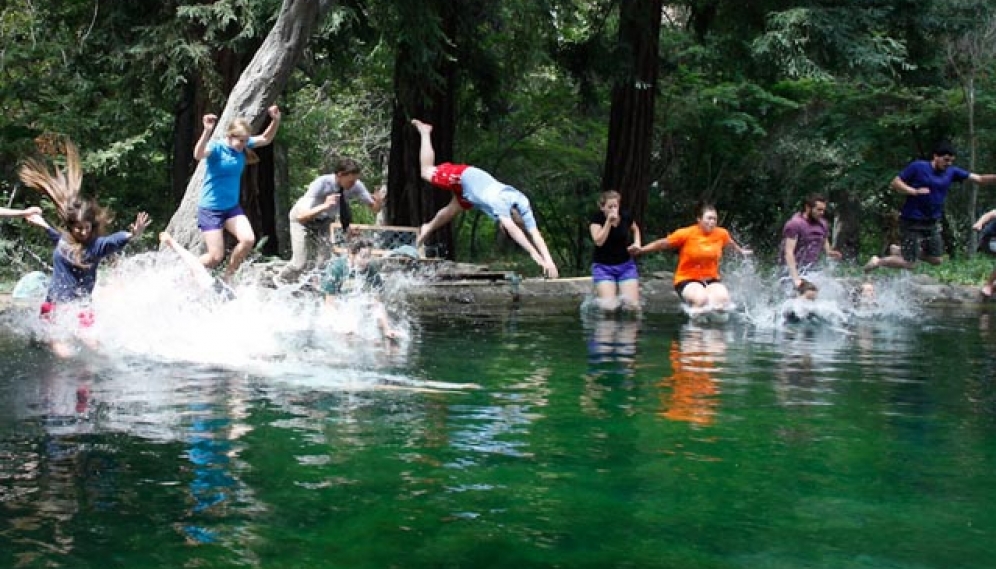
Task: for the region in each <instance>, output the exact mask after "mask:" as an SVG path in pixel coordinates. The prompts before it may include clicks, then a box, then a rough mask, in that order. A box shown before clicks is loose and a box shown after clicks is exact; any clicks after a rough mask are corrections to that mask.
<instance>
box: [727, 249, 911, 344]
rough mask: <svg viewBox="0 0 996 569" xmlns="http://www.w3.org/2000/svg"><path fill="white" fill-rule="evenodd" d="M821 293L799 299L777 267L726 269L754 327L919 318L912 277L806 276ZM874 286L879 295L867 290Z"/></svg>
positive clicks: (830, 271)
mask: <svg viewBox="0 0 996 569" xmlns="http://www.w3.org/2000/svg"><path fill="white" fill-rule="evenodd" d="M806 279H807V280H809V281H810V282H812V283H813V284H815V285H816V286H817V287H818V288H819V297H818V298H817V299H816V300H812V301H808V300H804V299H798V298H795V294H794V293H793V292H791V291H790V290H789V288H790V287H789V286H787V284H786V283H784V282H782V281H780V279H779V276H778V274H777V268H772V269H770V270H761V269H759V268H758V267H757V266H756V265H755V264H754V262H753V261H752V260H746V261H743V262H741V263H738V264H733V265H732V266H731V267H729V268H727V269H726V272H725V273H724V276H723V281H724V282H726V283H727V285H728V287H729V288H730V291H731V294H732V297H733V299H734V302H735V303H736V304H737V305H738V306H739V308H740V310H739V312H740V313H741V314H742V315H743V317H744V318H745V319H746V320H747V321H748V322H749V323H751V324H752V325H754V326H756V327H758V328H762V329H770V328H779V327H783V326H786V325H787V324H789V322H788V321H789V320H793V318H789V319H787V318H786V313H789V314H794V315H796V316H801V318H798V320H802V321H808V322H810V323H822V324H828V325H830V326H831V327H838V328H839V327H844V326H847V325H850V324H853V323H855V322H856V321H859V320H866V319H883V318H884V319H888V320H906V319H910V318H915V317H916V316H917V315H918V314H919V313H920V307H919V306H918V305H917V304H916V303H913V302H910V300H909V299H911V298H915V295H913V283H912V281H911V279H910V277H909V275H906V274H902V273H896V274H890V275H888V276H883V277H877V278H876V279H875V280H870V279H860V278H853V277H847V276H841V275H837V274H836V272H835V271H834V270H833V266H831V267H828V268H827V269H826V270H824V271H821V272H818V273H812V274H808V275H806ZM865 283H871V285H872V287H873V290H874V292H873V293H870V294H869V293H868V292H867V291H864V294H863V290H862V286H863V285H865Z"/></svg>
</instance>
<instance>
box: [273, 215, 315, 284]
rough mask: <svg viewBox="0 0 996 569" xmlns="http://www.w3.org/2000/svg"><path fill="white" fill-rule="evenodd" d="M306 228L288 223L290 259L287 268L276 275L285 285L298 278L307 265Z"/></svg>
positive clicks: (294, 223)
mask: <svg viewBox="0 0 996 569" xmlns="http://www.w3.org/2000/svg"><path fill="white" fill-rule="evenodd" d="M308 241H309V239H308V228H307V227H305V226H304V225H303V224H301V223H298V222H297V221H291V222H290V242H291V258H290V261H287V266H285V267H284V268H283V270H282V271H280V274H279V275H277V278H279V279H280V280H281V281H283V282H285V283H289V282H293V281H295V280H296V279H297V277H298V276H300V274H301V271H303V270H304V266H305V265H306V264H307V263H308V245H309V243H308Z"/></svg>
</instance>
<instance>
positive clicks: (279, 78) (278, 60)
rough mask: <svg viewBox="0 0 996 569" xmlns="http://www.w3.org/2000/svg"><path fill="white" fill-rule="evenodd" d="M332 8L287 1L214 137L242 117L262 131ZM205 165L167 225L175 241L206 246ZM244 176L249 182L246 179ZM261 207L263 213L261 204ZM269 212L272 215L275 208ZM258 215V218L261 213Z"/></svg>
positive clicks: (305, 1)
mask: <svg viewBox="0 0 996 569" xmlns="http://www.w3.org/2000/svg"><path fill="white" fill-rule="evenodd" d="M330 7H331V2H330V1H321V2H315V1H314V0H284V2H283V4H282V5H281V7H280V13H279V15H278V16H277V21H276V23H274V25H273V29H271V30H270V33H269V34H268V35H267V37H266V39H265V40H263V44H262V45H261V46H260V48H259V50H257V51H256V55H255V56H253V58H252V61H251V62H250V63H249V65H248V66H247V67H246V69H245V71H243V72H242V74H241V76H240V77H239V80H238V82H237V83H236V84H235V87H233V88H232V91H231V93H230V94H229V98H228V103H227V104H226V105H225V109H224V110H223V111H222V113H221V117H220V118H219V119H218V126H217V128H216V129H215V137H221V136H223V135H224V132H225V129H226V128H227V127H228V124H229V123H230V122H231V121H232V120H233V119H234V118H236V117H239V116H242V117H245V118H246V119H248V120H249V121H250V123H251V124H252V126H253V129H254V132H259V129H260V127H261V125H262V123H263V121H264V120H265V119H266V117H267V113H266V109H267V108H268V107H269V106H270V105H272V104H274V102H275V101H276V100H277V96H278V95H279V94H280V92H281V91H283V89H284V87H285V85H286V84H287V79H288V78H289V77H290V74H291V72H292V71H293V70H294V66H295V65H296V63H297V61H298V60H299V58H300V56H301V53H302V52H303V50H304V47H305V45H306V44H307V42H308V39H309V37H310V35H311V31H312V29H314V27H315V26H316V25H317V24H318V22H320V21H321V19H322V17H323V16H324V15H325V13H326V12H327V11H328V9H329V8H330ZM278 138H279V134H278ZM204 168H205V166H204V163H203V161H201V163H200V164H198V166H197V169H196V170H195V171H194V175H193V176H192V177H191V178H190V182H189V183H188V184H187V191H186V193H185V194H184V196H183V200H182V201H181V202H180V207H179V208H177V210H176V213H174V214H173V218H172V219H170V222H169V225H168V226H167V228H166V229H167V230H168V231H169V232H170V233H172V234H173V236H174V238H175V239H176V240H177V242H179V243H180V244H181V245H183V246H184V247H188V248H191V249H194V250H199V249H200V248H201V246H202V243H201V237H200V231H199V230H198V229H197V202H198V200H199V199H200V190H201V184H202V182H203V180H204ZM254 170H256V169H254V168H247V169H246V171H247V175H249V174H251V173H252V172H253V171H254ZM267 174H268V175H269V176H270V178H271V179H270V180H269V181H267V182H265V183H266V184H269V187H271V188H272V184H273V181H272V174H273V172H272V168H270V169H268V172H267ZM243 180H244V181H245V180H246V178H243ZM255 187H258V186H255ZM244 196H245V193H244ZM271 197H272V193H271ZM253 200H255V203H258V202H259V194H258V192H257V193H252V196H251V197H250V200H249V201H250V202H253ZM250 205H251V204H250ZM257 209H259V210H260V212H261V211H262V210H261V208H257ZM270 209H272V208H270ZM247 213H249V210H247ZM270 214H271V215H272V211H271V212H270ZM257 219H259V218H258V217H257ZM270 221H271V223H270V226H271V229H269V230H272V220H270ZM261 229H266V228H265V227H264V228H261ZM264 235H269V234H267V233H263V234H262V235H257V238H260V237H262V236H264ZM275 237H276V236H275V235H270V238H271V239H273V240H274V241H275Z"/></svg>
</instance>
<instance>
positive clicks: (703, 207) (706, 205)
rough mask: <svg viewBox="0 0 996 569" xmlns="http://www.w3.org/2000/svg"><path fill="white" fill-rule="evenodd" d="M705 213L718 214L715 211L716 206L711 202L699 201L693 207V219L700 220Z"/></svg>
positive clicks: (717, 211)
mask: <svg viewBox="0 0 996 569" xmlns="http://www.w3.org/2000/svg"><path fill="white" fill-rule="evenodd" d="M707 211H712V212H714V213H716V214H718V213H719V210H717V209H716V206H715V205H713V204H712V202H707V201H701V202H699V203H698V204H697V205H696V206H695V218H696V219H702V218H703V217H704V216H705V214H706V212H707Z"/></svg>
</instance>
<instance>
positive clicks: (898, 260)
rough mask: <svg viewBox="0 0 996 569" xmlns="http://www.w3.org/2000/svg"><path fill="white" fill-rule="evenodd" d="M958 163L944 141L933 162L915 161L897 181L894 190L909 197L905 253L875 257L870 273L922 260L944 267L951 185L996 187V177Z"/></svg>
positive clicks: (903, 216)
mask: <svg viewBox="0 0 996 569" xmlns="http://www.w3.org/2000/svg"><path fill="white" fill-rule="evenodd" d="M954 160H955V151H954V148H953V147H952V146H951V145H950V144H948V143H947V142H942V143H940V144H938V145H937V147H936V148H934V150H933V153H932V157H931V159H930V160H914V161H913V162H911V163H910V164H909V165H908V166H906V168H904V169H903V171H902V172H900V173H899V175H898V176H896V177H895V178H893V180H892V182H891V184H890V187H891V188H892V189H893V190H895V191H897V192H899V193H902V194H905V195H906V201H905V202H904V203H903V208H902V210H901V211H900V213H899V230H900V239H901V241H902V243H901V251H902V254H901V255H895V254H890V255H889V256H887V257H882V258H879V257H878V256H873V257H872V258H871V259H870V260H869V261H868V263H866V264H865V270H866V271H870V270H873V269H877V268H878V267H889V268H894V269H912V268H913V267H914V266H916V262H917V260H918V259H921V258H922V259H923V260H925V261H927V262H928V263H930V264H932V265H939V264H941V261H942V256H943V255H944V240H943V239H942V238H941V219H942V218H943V217H944V201H945V200H946V199H947V196H948V190H949V189H950V188H951V184H952V183H954V182H961V181H963V180H970V181H972V182H975V183H976V184H979V185H986V184H996V174H973V173H971V172H968V171H966V170H963V169H961V168H959V167H957V166H954Z"/></svg>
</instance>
